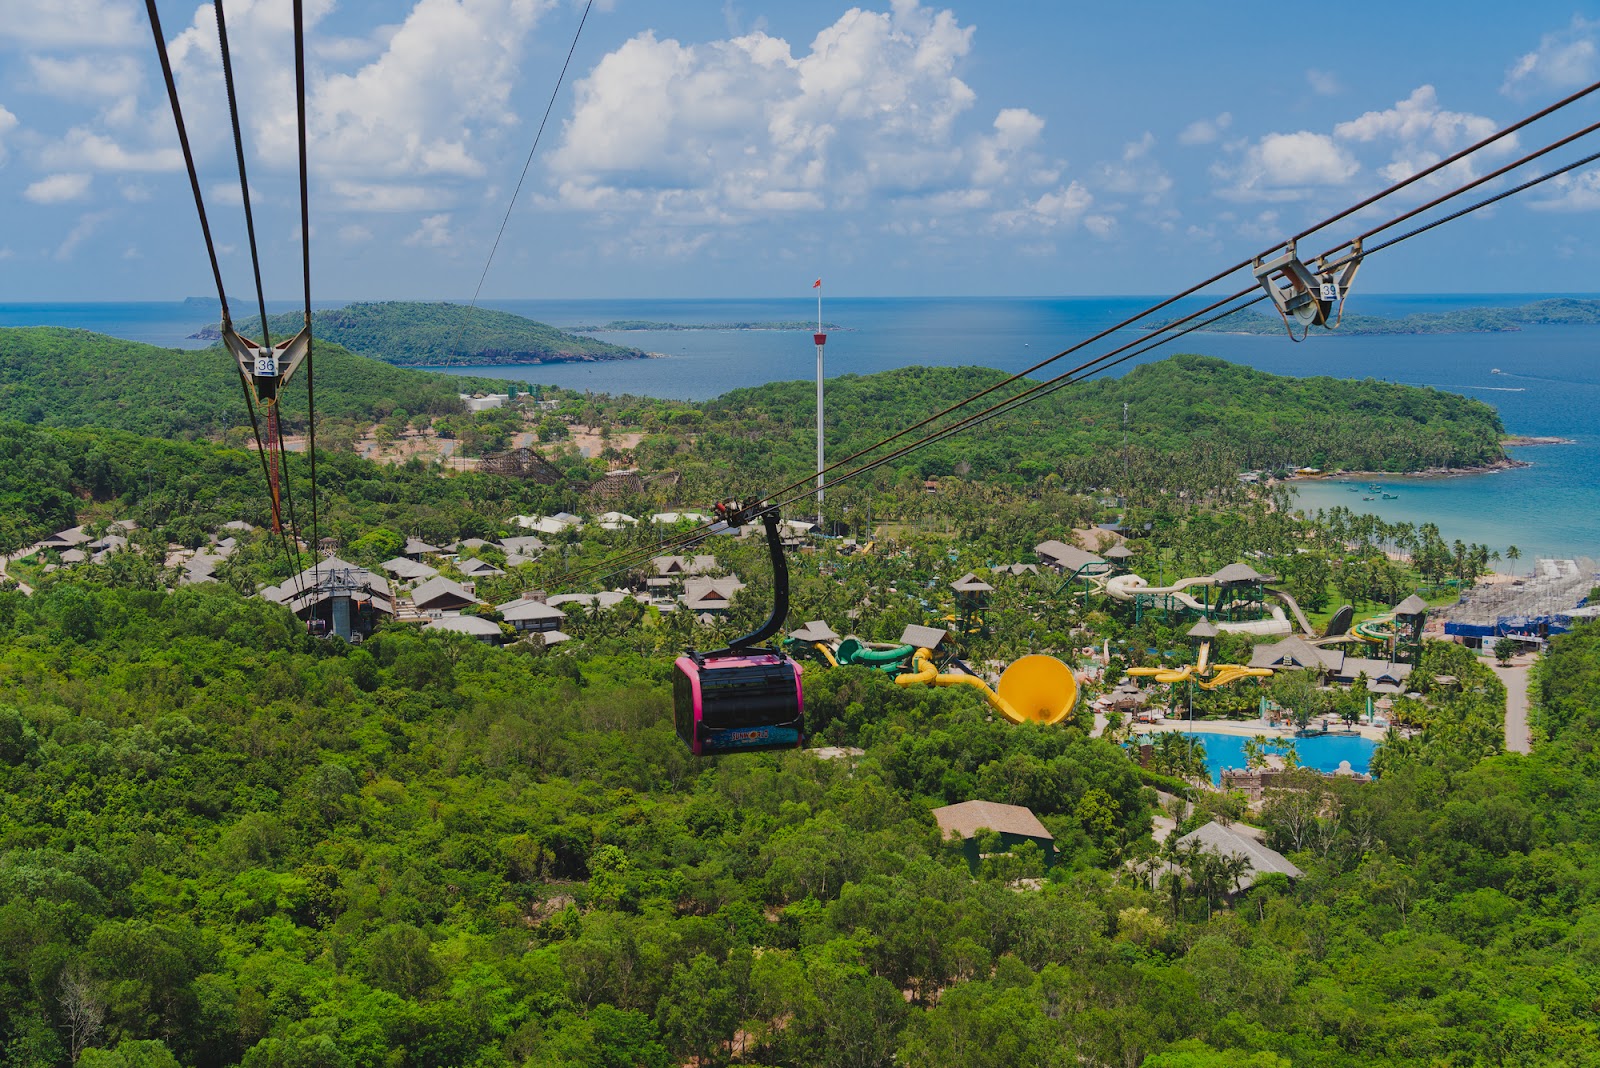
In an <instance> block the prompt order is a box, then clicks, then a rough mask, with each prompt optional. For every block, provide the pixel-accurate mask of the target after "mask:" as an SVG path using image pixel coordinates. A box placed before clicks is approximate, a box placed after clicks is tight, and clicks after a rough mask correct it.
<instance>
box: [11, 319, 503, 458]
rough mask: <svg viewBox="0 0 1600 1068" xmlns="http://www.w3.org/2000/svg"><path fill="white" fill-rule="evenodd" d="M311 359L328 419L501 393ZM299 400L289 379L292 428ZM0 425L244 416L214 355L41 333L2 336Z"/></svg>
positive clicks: (217, 422)
mask: <svg viewBox="0 0 1600 1068" xmlns="http://www.w3.org/2000/svg"><path fill="white" fill-rule="evenodd" d="M315 360H316V384H317V412H318V415H319V416H327V417H330V418H355V419H363V420H369V421H370V420H376V419H379V418H381V417H382V416H384V415H387V414H388V413H389V412H391V411H393V410H394V409H396V408H404V409H405V410H406V411H408V412H411V413H420V412H429V413H439V414H443V413H445V412H452V411H459V410H460V408H461V398H460V394H461V393H463V392H477V391H490V390H503V389H504V388H505V383H504V382H498V381H495V380H493V379H486V378H459V377H456V376H454V375H443V374H430V373H426V372H420V371H409V370H401V369H399V368H395V367H390V366H388V365H387V364H384V363H381V362H379V361H377V360H371V359H368V358H366V357H365V356H357V355H355V354H354V353H351V352H347V351H346V350H345V349H343V348H341V347H339V346H338V345H335V344H330V343H327V342H319V343H318V344H317V347H316V351H315ZM301 374H302V375H303V374H304V370H302V371H301ZM305 403H306V401H305V390H304V388H303V386H302V384H301V382H300V380H297V381H296V383H295V384H293V385H292V386H291V388H290V390H289V393H288V394H287V399H286V400H285V401H284V402H283V406H284V407H283V410H284V414H285V416H286V418H287V419H288V420H289V421H290V422H291V423H294V422H295V421H297V420H299V419H301V418H303V416H304V412H305ZM0 419H15V420H18V421H20V422H24V423H33V424H39V425H44V426H96V427H108V428H112V429H118V430H131V431H134V432H136V433H140V434H150V435H157V436H161V437H192V436H195V435H209V434H214V433H216V432H218V431H220V430H221V429H223V428H224V427H227V426H240V425H245V424H246V421H247V419H248V417H247V416H246V414H245V411H244V404H243V398H242V397H241V396H240V392H239V376H238V373H237V372H236V371H235V370H234V365H233V361H232V358H231V357H229V356H228V355H227V354H226V353H224V352H223V351H222V350H221V349H220V348H212V349H205V350H199V351H195V350H181V349H163V348H157V347H156V346H154V345H144V344H140V343H139V342H137V341H124V340H122V339H120V338H114V337H106V336H105V335H103V334H95V333H91V332H89V331H87V330H67V329H62V328H59V327H43V326H41V327H21V328H12V329H0Z"/></svg>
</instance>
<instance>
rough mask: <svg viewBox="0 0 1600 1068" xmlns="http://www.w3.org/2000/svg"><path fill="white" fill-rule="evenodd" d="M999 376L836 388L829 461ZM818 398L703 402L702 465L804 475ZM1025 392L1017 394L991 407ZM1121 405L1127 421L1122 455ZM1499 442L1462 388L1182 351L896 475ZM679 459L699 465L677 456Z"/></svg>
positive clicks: (1339, 455) (773, 390)
mask: <svg viewBox="0 0 1600 1068" xmlns="http://www.w3.org/2000/svg"><path fill="white" fill-rule="evenodd" d="M1005 377H1006V376H1005V375H1004V374H1003V373H1002V372H999V371H994V370H989V369H986V368H978V367H958V368H946V367H910V368H904V369H901V370H897V371H885V372H883V373H881V374H875V375H865V376H859V375H843V376H841V377H839V378H836V379H830V380H829V385H828V413H829V414H828V420H829V423H830V425H831V426H832V428H833V429H832V433H831V434H830V437H829V453H830V455H840V454H843V453H845V452H853V451H855V450H856V449H858V448H860V447H863V446H865V445H867V444H869V443H871V442H872V441H874V440H876V439H878V438H880V437H882V436H885V435H887V434H888V433H890V432H893V431H896V430H899V429H901V428H903V427H905V426H907V425H909V424H910V423H913V422H915V421H916V420H917V419H920V418H922V417H924V416H926V415H931V414H932V413H934V412H936V411H938V410H940V409H941V408H943V407H945V406H946V405H949V404H953V403H955V402H956V401H958V400H961V399H963V398H964V397H966V396H968V395H969V394H972V393H975V392H977V391H978V390H980V389H983V388H984V387H986V386H991V385H993V384H995V383H996V382H999V381H1001V380H1003V379H1004V378H1005ZM813 388H814V387H813V386H812V385H810V384H808V383H805V382H775V383H770V384H768V385H765V386H762V387H760V388H759V389H740V390H734V391H732V392H729V393H726V394H724V395H723V396H721V397H718V398H717V399H716V400H713V401H709V402H707V403H706V404H705V405H704V407H703V418H702V420H701V422H700V425H699V426H698V427H696V430H697V432H698V438H697V441H696V445H695V453H694V454H693V458H694V459H698V460H700V461H701V462H703V463H705V464H707V465H708V466H714V465H720V464H726V463H727V462H728V461H729V460H730V459H732V460H733V461H734V462H735V463H736V466H737V469H738V470H739V471H740V472H744V473H748V474H749V475H750V476H752V477H753V478H755V479H756V480H757V482H758V484H759V481H760V480H773V479H778V478H785V477H793V476H794V475H796V474H799V473H803V472H804V471H805V470H806V469H807V465H808V464H809V463H811V462H812V460H811V457H812V455H813V454H812V450H813V448H814V439H813V438H812V437H811V436H810V435H812V434H813V433H814V431H813V429H812V428H813V427H814V426H815V424H814V422H811V420H814V418H815V415H814V413H815V410H816V409H815V401H814V400H812V399H810V396H811V391H812V389H813ZM1023 388H1025V384H1018V385H1013V386H1007V387H1005V388H1004V389H1001V390H998V391H996V392H995V393H993V394H991V395H990V396H989V397H988V398H985V400H984V401H983V402H981V403H982V404H984V405H987V404H991V403H995V402H997V401H999V400H1001V399H1003V398H1004V397H1007V396H1011V395H1014V394H1016V393H1017V392H1020V391H1021V389H1023ZM1124 403H1126V404H1128V405H1129V411H1130V418H1129V440H1130V443H1131V446H1130V448H1129V450H1128V451H1127V452H1124V450H1123V446H1122V438H1123V427H1122V405H1123V404H1124ZM975 407H976V406H975ZM930 429H931V428H930ZM920 433H922V432H919V435H918V436H920ZM1504 433H1505V428H1504V427H1503V426H1502V425H1501V423H1500V418H1499V416H1498V415H1497V414H1496V413H1495V410H1494V409H1493V408H1492V407H1490V406H1489V405H1487V404H1484V403H1483V402H1481V401H1477V400H1471V399H1468V398H1466V397H1462V396H1460V395H1457V394H1454V393H1445V392H1441V391H1439V390H1435V389H1430V388H1418V387H1415V386H1404V385H1396V384H1393V383H1389V382H1379V381H1374V380H1372V379H1367V380H1364V381H1351V380H1345V379H1336V378H1326V377H1317V378H1289V377H1284V376H1280V375H1271V374H1267V373H1265V372H1262V371H1256V370H1253V369H1251V368H1249V367H1244V366H1241V365H1238V364H1231V363H1228V362H1226V361H1224V360H1218V359H1213V358H1211V357H1206V356H1192V355H1180V356H1173V357H1169V358H1167V359H1164V360H1160V361H1158V362H1155V363H1148V364H1144V365H1142V366H1139V367H1136V368H1134V369H1133V370H1132V371H1130V372H1128V373H1127V374H1126V375H1124V376H1122V377H1121V378H1099V379H1093V380H1091V381H1088V382H1084V383H1081V384H1077V385H1073V386H1071V387H1069V388H1067V389H1063V390H1060V391H1058V392H1055V393H1052V394H1050V395H1048V396H1046V397H1044V398H1042V399H1039V400H1036V401H1033V402H1031V403H1030V404H1028V405H1027V406H1025V407H1023V408H1022V409H1020V410H1019V411H1018V412H1017V414H1015V415H1006V416H1003V417H1000V418H997V419H994V420H993V421H990V422H987V423H985V424H983V426H982V427H981V428H978V429H976V430H974V431H973V432H970V433H965V434H961V435H958V436H955V437H953V438H950V439H948V440H946V441H942V442H938V443H935V444H933V445H931V446H929V447H927V448H925V449H922V450H920V451H918V452H917V453H916V454H915V455H914V456H910V457H907V459H906V460H904V461H900V462H898V463H895V464H893V466H892V467H891V470H896V471H909V472H912V473H920V474H922V475H933V476H939V475H948V474H957V475H962V476H966V475H969V474H970V475H971V476H972V477H974V478H983V479H993V480H998V481H1013V482H1021V483H1029V482H1036V481H1038V480H1039V479H1042V478H1044V477H1046V476H1047V475H1049V474H1051V473H1054V474H1056V475H1057V476H1058V477H1059V478H1060V479H1062V480H1064V481H1065V482H1066V483H1067V484H1068V485H1073V486H1077V487H1080V488H1089V487H1096V486H1104V487H1117V486H1118V485H1119V484H1120V483H1121V482H1122V481H1123V478H1124V476H1123V472H1124V470H1125V469H1127V468H1128V467H1130V466H1132V465H1135V464H1137V465H1139V466H1140V467H1142V468H1150V469H1151V470H1152V471H1153V472H1161V471H1165V472H1168V473H1169V474H1170V475H1171V479H1170V480H1169V481H1168V482H1167V484H1166V486H1165V487H1164V488H1167V489H1169V490H1172V491H1176V490H1177V489H1179V488H1182V487H1181V486H1180V485H1177V484H1175V483H1177V482H1178V480H1179V472H1180V471H1181V470H1182V469H1183V468H1184V467H1185V465H1186V463H1187V462H1188V460H1189V459H1193V460H1194V462H1196V463H1200V464H1207V465H1212V466H1216V467H1219V468H1221V469H1224V471H1225V473H1224V476H1223V477H1225V478H1227V479H1230V480H1231V479H1232V478H1233V476H1234V475H1235V474H1237V473H1238V472H1239V471H1240V470H1243V469H1248V468H1265V469H1271V468H1284V467H1295V466H1301V465H1304V466H1312V467H1319V468H1323V469H1330V470H1331V469H1334V468H1347V469H1352V470H1377V471H1418V470H1423V469H1427V468H1457V467H1472V466H1480V465H1487V464H1493V463H1496V462H1499V461H1501V460H1503V459H1504V453H1503V451H1502V449H1501V447H1500V439H1501V437H1502V436H1503V435H1504ZM1174 457H1180V458H1182V462H1178V463H1175V462H1174ZM671 462H672V463H674V464H675V465H684V464H687V463H689V462H691V461H689V460H686V459H685V458H684V457H683V456H681V455H674V456H673V457H672V461H671Z"/></svg>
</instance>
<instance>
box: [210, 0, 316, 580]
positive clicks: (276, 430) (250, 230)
mask: <svg viewBox="0 0 1600 1068" xmlns="http://www.w3.org/2000/svg"><path fill="white" fill-rule="evenodd" d="M212 8H213V9H214V10H215V12H216V18H217V47H218V50H219V51H220V53H221V56H222V82H223V86H224V87H225V89H226V91H227V96H228V119H229V122H230V123H231V125H232V126H233V152H234V157H235V159H236V160H237V161H238V165H239V197H240V200H241V202H242V203H243V205H244V226H245V235H246V238H247V240H248V242H249V245H250V271H251V274H252V276H253V277H254V279H255V285H256V308H257V310H258V311H259V313H260V315H261V344H262V346H263V347H264V348H268V349H270V348H272V330H271V327H270V326H269V325H268V323H267V297H266V290H265V288H263V286H262V285H261V254H260V251H259V247H258V245H257V243H256V220H255V212H254V211H253V210H252V209H251V206H250V178H249V175H248V173H247V172H246V169H245V158H244V127H243V124H242V123H240V121H239V96H238V92H237V90H236V89H235V86H234V80H233V51H232V49H231V48H230V47H229V45H228V20H227V17H226V16H225V15H224V14H223V8H222V0H212ZM222 326H223V329H224V330H231V329H232V328H233V324H232V322H230V321H229V319H228V313H227V309H224V310H223V320H222ZM240 377H241V379H242V378H243V372H241V373H240ZM247 392H248V391H247ZM266 408H267V442H266V446H267V452H265V453H263V455H265V456H266V460H267V489H268V493H269V495H270V496H271V498H272V510H273V517H272V519H273V526H274V527H276V528H278V530H277V533H278V539H279V541H281V542H284V551H285V553H286V554H288V555H289V556H290V558H291V559H292V560H293V565H292V567H291V572H292V574H293V575H294V576H295V579H296V589H297V590H301V589H302V587H301V584H300V582H299V575H300V553H299V545H300V531H299V529H298V528H297V527H296V526H295V525H294V518H293V515H294V507H293V498H292V497H291V498H290V520H289V525H290V529H289V538H290V539H292V540H289V541H285V539H284V536H283V530H282V526H283V524H282V522H281V519H280V516H279V514H278V508H279V501H278V478H277V477H276V476H277V474H278V472H280V471H281V472H282V477H283V485H284V486H285V487H287V486H288V484H289V464H288V460H287V459H286V458H285V455H284V450H283V429H282V420H281V418H280V417H279V413H278V404H277V398H276V397H274V398H272V399H271V400H269V401H268V402H267V404H266ZM269 453H270V455H269ZM291 545H292V546H293V549H292V550H291V549H290V546H291Z"/></svg>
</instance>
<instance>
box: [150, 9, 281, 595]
mask: <svg viewBox="0 0 1600 1068" xmlns="http://www.w3.org/2000/svg"><path fill="white" fill-rule="evenodd" d="M145 12H146V14H147V15H148V16H149V19H150V32H151V34H152V36H153V37H154V38H155V44H156V55H157V57H158V58H159V59H160V61H161V77H162V80H163V81H164V82H165V83H166V87H167V102H168V104H170V105H171V108H172V122H173V125H174V126H175V127H176V128H177V131H178V144H179V146H180V147H181V148H182V149H183V163H184V169H185V170H186V171H187V172H188V175H189V189H190V191H191V192H192V193H193V194H194V208H195V214H196V216H197V217H198V218H199V220H200V234H201V236H202V237H203V238H204V239H205V244H206V258H207V259H208V260H209V261H210V263H211V278H212V280H213V281H214V282H215V283H216V286H217V303H218V304H219V305H220V306H221V308H222V321H223V322H224V323H226V322H229V321H231V315H230V312H229V308H228V292H227V289H226V288H225V287H224V286H223V284H222V267H221V265H220V263H219V262H218V261H217V245H216V241H215V240H214V239H213V238H212V235H211V222H210V219H209V218H208V217H207V215H206V202H205V197H204V195H202V193H201V192H200V174H199V171H198V170H197V169H196V167H195V162H194V150H193V148H192V147H191V146H190V144H189V130H188V127H187V126H186V125H185V123H184V121H183V107H182V105H181V104H180V103H179V101H178V83H177V81H176V79H174V77H173V75H172V58H171V57H170V56H169V55H168V54H167V38H166V35H165V34H164V33H162V31H161V15H160V13H159V12H158V11H157V10H156V3H155V0H145ZM230 362H231V363H233V365H234V371H235V373H237V374H238V376H239V389H240V391H241V392H242V393H243V394H244V402H245V408H246V409H247V410H248V411H249V413H250V429H251V431H252V433H253V434H254V435H255V442H256V456H257V458H258V459H259V460H260V461H261V474H262V476H263V477H264V478H265V479H266V480H267V481H268V482H269V483H270V481H271V478H272V476H271V473H270V471H269V468H268V457H267V449H266V443H265V442H264V441H263V440H262V438H261V423H260V420H259V419H258V418H257V416H256V409H255V403H254V400H253V398H252V397H251V396H250V385H249V383H248V382H246V381H245V377H244V371H243V370H242V369H241V368H240V367H239V365H238V362H237V361H232V360H231V361H230ZM279 541H280V548H283V549H284V562H285V563H286V564H288V565H289V570H290V573H291V574H298V572H296V571H295V569H294V563H293V561H292V560H291V559H290V557H289V553H288V551H287V546H283V545H282V544H281V542H282V539H281V538H280V539H279Z"/></svg>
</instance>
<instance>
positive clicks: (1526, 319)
mask: <svg viewBox="0 0 1600 1068" xmlns="http://www.w3.org/2000/svg"><path fill="white" fill-rule="evenodd" d="M1596 323H1600V300H1578V299H1575V298H1572V297H1553V298H1551V299H1549V300H1536V301H1533V302H1532V303H1529V304H1519V305H1517V306H1515V307H1511V308H1463V309H1461V310H1460V311H1447V312H1418V313H1416V314H1413V315H1406V316H1402V317H1400V318H1398V319H1388V318H1384V317H1383V316H1380V315H1362V314H1360V313H1359V312H1357V313H1352V314H1350V315H1346V316H1345V317H1344V318H1343V319H1341V320H1340V321H1339V326H1338V329H1337V330H1336V331H1334V333H1333V336H1338V335H1339V334H1348V335H1354V334H1492V333H1503V332H1506V331H1515V330H1521V329H1522V328H1523V327H1525V326H1593V325H1595V324H1596ZM1156 325H1159V324H1156ZM1154 328H1155V326H1154V325H1153V326H1152V327H1151V328H1150V329H1154ZM1202 330H1203V332H1206V333H1224V334H1277V333H1281V332H1282V331H1283V319H1282V318H1280V317H1279V316H1278V315H1277V314H1276V313H1275V312H1274V313H1266V312H1258V311H1254V310H1246V311H1239V312H1235V313H1233V314H1232V315H1230V316H1228V317H1227V318H1225V319H1219V320H1217V321H1216V322H1215V323H1212V324H1211V325H1210V326H1207V327H1204V328H1202ZM1298 331H1299V327H1298V326H1297V327H1296V332H1298Z"/></svg>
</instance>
